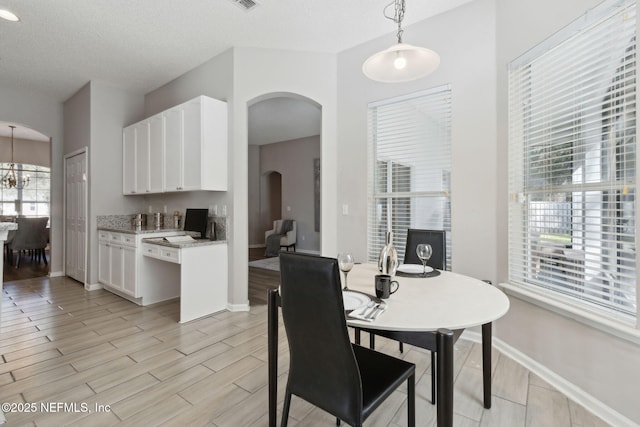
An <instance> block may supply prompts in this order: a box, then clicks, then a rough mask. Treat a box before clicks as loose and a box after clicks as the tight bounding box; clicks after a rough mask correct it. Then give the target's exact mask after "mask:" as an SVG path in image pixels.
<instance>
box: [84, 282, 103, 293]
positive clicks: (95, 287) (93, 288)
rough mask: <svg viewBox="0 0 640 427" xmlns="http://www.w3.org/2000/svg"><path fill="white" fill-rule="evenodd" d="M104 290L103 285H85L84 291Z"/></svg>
mask: <svg viewBox="0 0 640 427" xmlns="http://www.w3.org/2000/svg"><path fill="white" fill-rule="evenodd" d="M99 289H102V285H101V284H100V283H85V284H84V290H85V291H97V290H99Z"/></svg>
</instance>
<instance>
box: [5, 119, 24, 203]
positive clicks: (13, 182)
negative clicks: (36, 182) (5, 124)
mask: <svg viewBox="0 0 640 427" xmlns="http://www.w3.org/2000/svg"><path fill="white" fill-rule="evenodd" d="M9 127H10V128H11V166H9V171H8V172H7V173H6V174H4V176H3V177H2V181H1V182H2V187H3V188H15V189H16V190H22V189H23V188H24V187H26V186H27V185H29V181H30V178H29V175H26V176H23V177H22V179H20V180H19V181H18V178H17V176H16V164H15V163H14V161H13V130H14V129H15V128H16V127H15V126H14V125H9Z"/></svg>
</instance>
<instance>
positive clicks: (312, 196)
mask: <svg viewBox="0 0 640 427" xmlns="http://www.w3.org/2000/svg"><path fill="white" fill-rule="evenodd" d="M247 113H248V114H247V125H248V144H249V146H248V161H249V164H248V186H249V188H248V195H249V201H248V208H249V209H248V210H249V215H248V232H249V233H248V237H249V260H248V261H249V301H250V304H255V303H266V292H263V291H262V290H260V291H259V292H257V293H254V292H253V289H252V288H253V287H254V285H255V282H260V283H261V284H262V285H264V286H266V282H267V281H268V279H270V278H271V277H270V276H268V275H269V274H270V273H274V275H273V279H274V280H273V284H274V285H276V286H277V283H278V280H279V265H277V261H278V258H277V257H273V258H271V259H265V249H266V240H267V238H266V233H267V232H268V231H270V230H273V229H274V221H276V220H291V221H281V222H279V225H280V224H281V225H280V226H281V227H282V228H283V229H286V230H289V232H288V234H287V237H286V242H285V243H286V245H285V248H287V249H288V250H295V251H299V252H307V253H317V254H319V253H320V241H321V239H320V232H321V230H320V218H319V216H320V212H321V209H320V204H321V197H320V191H319V184H318V183H319V175H320V164H321V159H320V157H321V139H322V138H321V129H322V106H321V105H320V104H318V103H317V102H315V101H314V100H312V99H310V98H307V97H305V96H301V95H298V94H295V93H284V92H279V93H269V94H265V95H262V96H259V97H257V98H254V99H253V100H251V101H250V102H249V103H248V110H247ZM290 233H293V234H295V237H293V238H292V237H291V234H290ZM281 234H282V235H283V236H284V234H283V233H281ZM292 242H293V243H292ZM281 245H282V240H281ZM281 250H282V247H281ZM261 262H262V264H261ZM263 289H264V287H263ZM255 295H258V296H260V297H261V298H260V299H261V300H264V301H258V302H256V301H255V299H254V296H255Z"/></svg>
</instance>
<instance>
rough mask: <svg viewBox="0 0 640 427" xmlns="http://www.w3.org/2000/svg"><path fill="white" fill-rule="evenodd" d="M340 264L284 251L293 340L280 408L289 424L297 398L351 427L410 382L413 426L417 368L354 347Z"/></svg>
mask: <svg viewBox="0 0 640 427" xmlns="http://www.w3.org/2000/svg"><path fill="white" fill-rule="evenodd" d="M339 274H340V273H339V270H338V262H337V260H336V259H333V258H324V257H320V256H314V255H308V254H300V253H287V252H281V253H280V278H281V283H280V296H281V305H282V318H283V322H284V327H285V331H286V334H287V339H288V341H289V355H290V357H289V359H290V366H289V378H288V380H287V387H286V390H285V398H284V405H283V409H282V424H281V425H282V426H283V427H285V426H286V425H287V421H288V418H289V407H290V405H291V396H292V395H293V394H295V395H296V396H299V397H301V398H302V399H304V400H306V401H307V402H309V403H312V404H313V405H315V406H317V407H319V408H320V409H322V410H324V411H326V412H328V413H330V414H331V415H333V416H335V417H336V420H337V424H340V420H342V421H344V422H346V423H348V424H349V425H351V426H362V425H363V422H364V421H365V420H366V419H367V417H369V415H371V414H372V413H373V411H374V410H375V409H376V408H377V407H378V406H379V405H380V404H381V403H382V402H383V401H384V400H385V399H386V398H387V397H388V396H390V395H391V394H392V393H393V392H394V391H395V390H396V389H397V388H398V387H399V386H400V385H402V383H404V381H405V380H406V381H407V399H408V405H407V410H408V425H409V426H415V365H414V364H413V363H409V362H406V361H404V360H400V359H397V358H395V357H392V356H389V355H386V354H383V353H379V352H377V351H374V350H370V349H368V348H365V347H361V346H359V345H356V344H352V343H351V342H350V340H349V334H348V331H347V322H346V315H345V311H344V304H343V301H342V290H341V285H340V276H339Z"/></svg>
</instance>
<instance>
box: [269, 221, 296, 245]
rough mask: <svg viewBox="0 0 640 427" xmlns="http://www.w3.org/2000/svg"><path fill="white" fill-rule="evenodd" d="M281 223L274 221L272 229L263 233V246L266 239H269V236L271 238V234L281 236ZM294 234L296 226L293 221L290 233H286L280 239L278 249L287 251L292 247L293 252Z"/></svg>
mask: <svg viewBox="0 0 640 427" xmlns="http://www.w3.org/2000/svg"><path fill="white" fill-rule="evenodd" d="M282 221H283V220H281V219H277V220H275V221H273V229H271V230H267V231H265V233H264V241H265V244H266V242H267V239H268V238H269V236H271V235H272V234H282V233H281V232H282ZM296 233H297V226H296V222H295V221H293V224H292V228H291V230H290V231H287V232H286V233H285V234H284V235H283V236H282V237H280V247H281V248H286V249H287V251H288V250H289V248H290V247H293V251H294V252H295V250H296Z"/></svg>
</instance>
